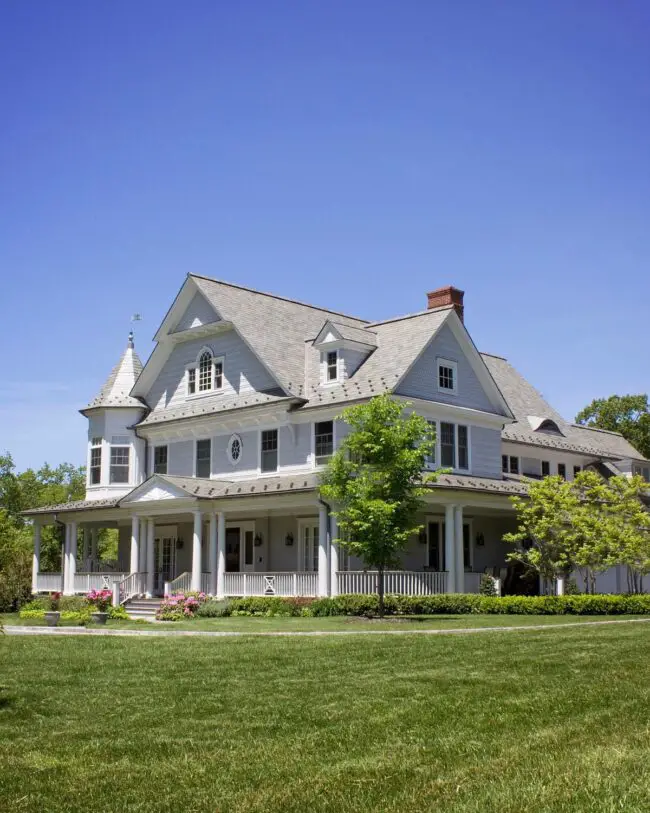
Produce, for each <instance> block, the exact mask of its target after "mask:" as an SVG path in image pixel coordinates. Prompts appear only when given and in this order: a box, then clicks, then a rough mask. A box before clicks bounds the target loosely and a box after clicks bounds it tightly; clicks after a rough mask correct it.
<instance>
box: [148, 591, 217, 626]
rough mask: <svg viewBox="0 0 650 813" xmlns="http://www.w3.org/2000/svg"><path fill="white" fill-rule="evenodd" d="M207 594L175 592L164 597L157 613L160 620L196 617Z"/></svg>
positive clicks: (180, 619) (181, 619) (179, 619)
mask: <svg viewBox="0 0 650 813" xmlns="http://www.w3.org/2000/svg"><path fill="white" fill-rule="evenodd" d="M206 599H207V596H206V594H205V593H196V592H193V593H175V594H174V595H172V596H167V598H165V599H163V601H162V602H161V604H160V607H159V608H158V612H157V613H156V618H157V619H158V621H183V620H184V619H187V618H194V616H195V615H196V611H197V610H198V609H199V605H201V604H202V603H203V602H204V601H205V600H206Z"/></svg>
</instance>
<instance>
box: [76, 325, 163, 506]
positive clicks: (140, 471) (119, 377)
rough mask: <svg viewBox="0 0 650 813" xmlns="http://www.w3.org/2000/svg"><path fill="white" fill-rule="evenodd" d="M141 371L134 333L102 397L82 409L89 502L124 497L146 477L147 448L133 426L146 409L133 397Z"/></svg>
mask: <svg viewBox="0 0 650 813" xmlns="http://www.w3.org/2000/svg"><path fill="white" fill-rule="evenodd" d="M141 372H142V362H141V361H140V359H139V357H138V354H137V353H136V352H135V346H134V344H133V333H132V332H131V333H129V342H128V345H127V348H126V350H125V351H124V354H123V355H122V358H121V359H120V360H119V362H118V363H117V364H116V365H115V367H114V368H113V370H112V372H111V374H110V375H109V377H108V379H107V380H106V383H105V384H104V386H103V387H102V388H101V390H100V391H99V394H98V395H97V397H96V398H95V399H94V400H92V401H91V402H90V403H89V404H88V406H87V407H85V408H84V409H82V410H80V411H81V414H82V415H85V416H86V417H87V418H88V459H87V476H86V499H87V500H104V499H113V498H116V497H121V496H122V495H124V494H127V493H128V492H129V491H131V489H132V488H135V486H137V485H139V484H140V483H141V482H142V481H143V480H144V478H145V445H144V441H143V440H142V439H141V438H139V437H137V436H136V433H135V430H134V428H133V426H134V425H135V424H136V423H138V421H140V420H141V419H142V416H143V414H144V412H145V411H146V409H147V407H146V404H144V403H143V402H142V401H141V400H139V399H138V398H134V397H133V396H132V395H131V394H130V393H131V390H132V389H133V385H134V384H135V382H136V379H137V378H138V376H139V375H140V373H141Z"/></svg>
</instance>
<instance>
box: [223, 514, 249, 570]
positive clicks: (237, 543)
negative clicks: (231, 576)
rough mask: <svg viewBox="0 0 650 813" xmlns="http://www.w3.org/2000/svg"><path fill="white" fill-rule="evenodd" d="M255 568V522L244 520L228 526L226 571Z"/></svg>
mask: <svg viewBox="0 0 650 813" xmlns="http://www.w3.org/2000/svg"><path fill="white" fill-rule="evenodd" d="M254 570H255V523H254V522H242V523H240V524H239V525H231V526H229V527H227V528H226V572H227V573H251V572H252V571H254Z"/></svg>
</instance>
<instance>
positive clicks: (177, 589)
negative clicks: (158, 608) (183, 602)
mask: <svg viewBox="0 0 650 813" xmlns="http://www.w3.org/2000/svg"><path fill="white" fill-rule="evenodd" d="M191 585H192V574H191V573H188V572H187V571H186V572H185V573H181V575H180V576H176V578H175V579H172V581H170V582H166V583H165V595H166V596H172V595H174V594H175V593H187V592H188V591H189V590H190V588H191Z"/></svg>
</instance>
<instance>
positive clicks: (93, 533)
mask: <svg viewBox="0 0 650 813" xmlns="http://www.w3.org/2000/svg"><path fill="white" fill-rule="evenodd" d="M98 536H99V531H98V530H97V528H91V529H90V558H91V559H92V563H93V569H95V568H96V567H97V540H98Z"/></svg>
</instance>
